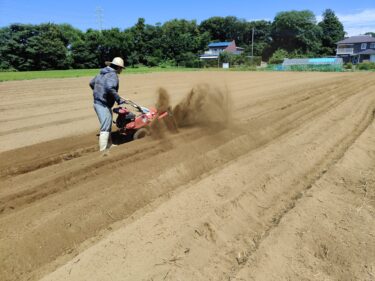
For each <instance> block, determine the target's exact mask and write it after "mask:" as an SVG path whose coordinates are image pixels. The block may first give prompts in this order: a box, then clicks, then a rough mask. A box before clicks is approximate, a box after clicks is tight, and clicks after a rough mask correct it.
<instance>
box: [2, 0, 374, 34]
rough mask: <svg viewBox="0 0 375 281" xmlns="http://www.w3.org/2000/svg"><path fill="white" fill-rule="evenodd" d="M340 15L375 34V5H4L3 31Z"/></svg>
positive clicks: (23, 1)
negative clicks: (48, 25)
mask: <svg viewBox="0 0 375 281" xmlns="http://www.w3.org/2000/svg"><path fill="white" fill-rule="evenodd" d="M327 8H330V9H332V10H334V11H335V13H336V15H337V16H338V17H339V19H340V20H341V22H342V23H343V24H344V28H345V31H346V32H347V33H348V35H349V36H352V35H359V34H363V33H365V32H375V0H361V1H356V0H352V1H348V0H325V1H324V0H258V1H253V0H211V1H208V0H206V1H204V0H182V1H181V0H180V1H178V0H175V1H172V0H158V1H151V0H148V1H146V0H138V1H136V0H133V1H130V0H106V1H104V0H101V1H99V0H75V1H73V0H64V1H61V0H57V1H53V0H0V27H3V26H7V25H9V24H11V23H25V24H26V23H31V24H39V23H45V22H53V23H69V24H71V25H73V26H74V27H76V28H79V29H81V30H83V31H85V30H86V29H88V28H93V29H100V27H102V29H108V28H112V27H118V28H120V29H125V28H128V27H131V26H133V25H134V24H135V23H136V22H137V19H138V18H140V17H143V18H145V19H146V23H148V24H156V23H163V22H166V21H168V20H171V19H175V18H178V19H187V20H197V22H198V23H199V22H201V21H202V20H205V19H208V18H210V17H213V16H236V17H238V18H241V19H245V20H249V21H252V20H262V19H264V20H270V21H271V20H273V18H274V17H275V15H276V14H277V13H278V12H281V11H290V10H306V9H307V10H311V11H312V12H313V13H314V14H315V15H316V16H317V20H320V18H321V14H322V12H323V11H324V10H325V9H327Z"/></svg>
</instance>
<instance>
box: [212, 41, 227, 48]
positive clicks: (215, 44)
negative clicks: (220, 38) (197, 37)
mask: <svg viewBox="0 0 375 281" xmlns="http://www.w3.org/2000/svg"><path fill="white" fill-rule="evenodd" d="M231 44H232V42H215V43H210V44H209V45H208V47H228V46H230V45H231Z"/></svg>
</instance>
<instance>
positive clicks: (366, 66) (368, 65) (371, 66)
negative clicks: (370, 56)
mask: <svg viewBox="0 0 375 281" xmlns="http://www.w3.org/2000/svg"><path fill="white" fill-rule="evenodd" d="M358 69H359V70H375V63H374V62H362V63H360V64H358Z"/></svg>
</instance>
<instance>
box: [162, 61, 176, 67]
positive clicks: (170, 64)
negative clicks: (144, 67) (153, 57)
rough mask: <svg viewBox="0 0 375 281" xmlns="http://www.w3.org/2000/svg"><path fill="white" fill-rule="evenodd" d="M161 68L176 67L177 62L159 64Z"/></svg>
mask: <svg viewBox="0 0 375 281" xmlns="http://www.w3.org/2000/svg"><path fill="white" fill-rule="evenodd" d="M159 66H160V67H161V68H168V67H174V66H176V62H175V60H165V61H163V62H161V63H160V64H159Z"/></svg>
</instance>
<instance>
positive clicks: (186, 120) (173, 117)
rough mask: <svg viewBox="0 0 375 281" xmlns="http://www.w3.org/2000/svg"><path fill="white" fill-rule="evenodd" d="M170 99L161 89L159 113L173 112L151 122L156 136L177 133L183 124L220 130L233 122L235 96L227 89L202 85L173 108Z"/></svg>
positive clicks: (158, 101)
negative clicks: (233, 98) (168, 132)
mask: <svg viewBox="0 0 375 281" xmlns="http://www.w3.org/2000/svg"><path fill="white" fill-rule="evenodd" d="M170 100H171V99H170V95H169V93H168V92H167V90H166V89H164V88H159V89H158V91H157V101H156V108H157V110H158V112H166V111H168V112H170V115H169V116H168V117H166V118H164V119H163V121H161V120H158V119H155V121H154V122H153V123H152V124H151V135H152V136H153V137H154V138H162V137H164V136H165V132H166V131H170V132H174V133H175V132H177V131H178V128H182V127H195V126H201V127H205V128H209V129H212V130H219V129H223V128H226V127H227V126H228V125H229V124H230V123H231V109H232V99H231V97H230V93H229V91H228V89H226V88H225V89H221V88H218V87H214V86H211V85H208V84H198V85H196V86H194V87H193V88H192V89H191V90H190V91H189V92H188V93H187V95H186V96H185V97H184V98H183V99H182V100H181V101H180V102H179V103H178V104H177V105H176V106H174V107H173V108H172V106H171V104H170Z"/></svg>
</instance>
